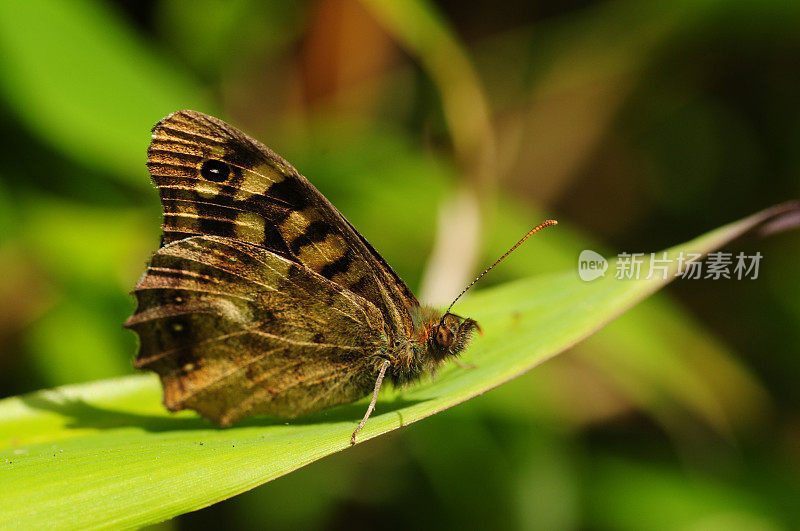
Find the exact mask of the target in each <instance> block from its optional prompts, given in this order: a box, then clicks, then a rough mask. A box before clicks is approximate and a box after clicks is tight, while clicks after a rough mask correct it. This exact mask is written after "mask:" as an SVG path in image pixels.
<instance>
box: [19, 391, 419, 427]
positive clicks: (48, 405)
mask: <svg viewBox="0 0 800 531" xmlns="http://www.w3.org/2000/svg"><path fill="white" fill-rule="evenodd" d="M20 400H22V402H23V403H25V404H26V405H27V406H29V407H31V408H34V409H39V410H44V411H52V412H53V413H57V414H59V415H62V416H64V417H68V418H69V419H70V420H69V421H68V422H67V424H66V426H67V427H68V428H73V429H78V428H94V429H110V428H122V427H137V428H141V429H143V430H145V431H149V432H166V431H182V430H209V429H212V430H213V429H216V430H224V429H229V428H221V427H219V426H217V425H216V424H214V423H213V422H211V421H210V420H207V419H204V418H203V417H201V416H199V415H197V416H196V417H192V418H183V417H177V416H172V417H162V416H158V415H144V414H137V413H128V412H124V411H118V410H114V409H107V408H103V407H98V406H95V405H92V404H90V403H88V402H86V401H84V400H80V399H77V400H76V399H69V398H66V397H65V398H63V399H58V398H55V399H54V398H48V397H43V396H41V395H35V394H34V395H26V396H22V397H20ZM419 402H421V400H404V399H402V398H397V399H394V400H392V401H391V402H382V401H378V404H377V406H376V408H375V411H374V412H373V415H382V414H384V413H392V412H394V411H398V410H400V409H402V408H404V407H407V406H411V405H414V404H417V403H419ZM366 409H367V406H366V404H360V403H358V404H346V405H343V406H338V407H335V408H332V409H330V410H325V411H320V412H317V413H314V414H312V415H307V416H305V417H300V418H296V419H285V418H279V417H268V416H261V415H258V416H255V417H252V418H249V419H244V420H242V421H240V422H238V423H236V424H235V425H234V426H232V428H244V427H259V426H276V425H281V424H285V425H309V424H326V423H333V422H342V421H352V422H354V423H356V422H358V421H359V420H361V418H362V417H363V416H364V412H365V411H366ZM398 414H399V413H398ZM401 419H402V415H401Z"/></svg>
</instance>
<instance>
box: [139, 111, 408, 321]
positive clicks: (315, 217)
mask: <svg viewBox="0 0 800 531" xmlns="http://www.w3.org/2000/svg"><path fill="white" fill-rule="evenodd" d="M148 168H149V170H150V172H151V174H152V177H153V181H154V182H155V184H156V185H157V186H158V188H159V191H160V194H161V201H162V204H163V208H164V223H163V230H164V235H163V241H164V243H165V244H169V243H171V242H174V241H178V240H180V239H183V238H186V237H189V236H193V235H209V236H220V237H224V238H230V239H233V240H237V241H240V242H244V243H248V244H252V245H256V246H258V247H261V248H263V249H266V250H268V251H270V252H272V253H275V254H276V255H278V256H281V257H283V258H286V259H288V260H290V261H293V262H296V263H298V264H301V265H303V266H305V267H307V268H308V269H310V270H311V271H314V272H315V273H318V274H319V275H321V276H323V277H325V278H327V279H329V280H331V281H332V282H334V283H335V284H338V285H340V286H342V287H344V288H346V289H347V290H349V291H351V292H352V293H355V294H357V295H360V296H362V297H364V298H365V299H367V300H368V301H370V302H372V303H373V304H374V305H375V306H376V307H377V308H378V309H379V310H380V311H381V313H382V314H383V317H384V319H385V322H386V325H387V327H388V329H389V332H390V333H391V334H393V335H396V336H400V337H403V336H408V335H409V334H410V333H411V331H412V329H413V325H412V323H411V318H410V314H409V309H410V308H412V307H415V306H417V305H418V303H417V301H416V299H415V298H414V295H413V294H412V293H411V291H410V290H409V289H408V288H407V287H406V285H405V284H404V283H403V281H402V280H401V279H400V278H399V276H398V275H397V274H396V273H395V272H394V271H393V270H392V269H391V268H390V267H389V266H388V265H387V264H386V262H385V261H384V260H383V258H381V256H380V255H379V254H378V253H377V252H376V251H375V250H374V249H373V248H372V246H371V245H369V243H367V242H366V240H365V239H364V238H363V237H362V236H361V235H360V234H359V233H358V232H357V231H356V230H355V229H354V228H353V227H352V225H351V224H350V223H349V222H348V221H347V220H346V219H345V218H344V216H342V214H341V213H339V211H338V210H336V208H335V207H334V206H333V205H332V204H331V203H330V202H329V201H328V200H327V199H326V198H325V197H324V196H323V195H322V194H321V193H320V192H319V191H317V189H316V188H314V186H313V185H311V183H309V182H308V180H307V179H305V178H304V177H302V176H301V175H300V174H299V173H298V172H297V171H296V170H295V169H294V168H293V167H292V166H291V165H290V164H289V163H288V162H286V161H285V160H283V159H282V158H281V157H280V156H278V155H277V154H275V153H274V152H272V151H271V150H269V149H268V148H267V147H265V146H264V145H263V144H261V143H260V142H258V141H256V140H254V139H252V138H250V137H248V136H247V135H245V134H244V133H241V132H240V131H238V130H236V129H235V128H233V127H231V126H229V125H227V124H226V123H224V122H222V121H220V120H218V119H216V118H213V117H210V116H207V115H204V114H202V113H199V112H195V111H179V112H176V113H173V114H171V115H169V116H168V117H166V118H164V119H163V120H161V121H160V122H159V123H158V124H157V125H156V127H155V128H154V129H153V140H152V142H151V144H150V148H149V150H148Z"/></svg>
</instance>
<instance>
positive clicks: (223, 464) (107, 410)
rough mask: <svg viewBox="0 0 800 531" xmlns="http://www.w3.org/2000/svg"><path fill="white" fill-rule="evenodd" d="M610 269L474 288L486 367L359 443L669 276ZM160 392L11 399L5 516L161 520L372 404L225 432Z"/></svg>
mask: <svg viewBox="0 0 800 531" xmlns="http://www.w3.org/2000/svg"><path fill="white" fill-rule="evenodd" d="M798 212H800V207H798V205H797V204H792V205H784V206H783V207H776V208H774V209H771V210H769V211H765V212H762V213H759V214H756V215H754V216H751V217H749V218H747V219H744V220H742V221H739V222H736V223H733V224H730V225H727V226H725V227H722V228H720V229H717V230H715V231H713V232H710V233H708V234H706V235H704V236H701V237H699V238H697V239H695V240H692V241H690V242H687V243H685V244H682V245H679V246H677V247H674V248H672V249H670V250H669V251H668V252H669V253H670V255H671V256H673V257H674V256H676V255H677V253H679V252H681V251H684V252H699V253H707V252H710V251H713V250H714V249H717V248H719V247H721V246H722V245H724V244H726V243H727V242H729V241H731V240H732V239H734V238H737V237H739V236H741V235H742V234H744V233H747V232H748V231H751V230H754V229H756V228H759V227H762V226H764V224H766V223H770V222H781V221H785V220H787V219H788V220H790V221H791V223H789V224H792V223H796V221H797V220H796V219H795V220H793V221H792V216H794V217H795V218H796V217H797V216H798ZM556 236H557V233H556V232H555V231H552V232H550V233H549V234H548V235H547V237H556ZM645 268H646V264H645V266H644V267H643V271H646V269H645ZM675 268H676V265H675V264H674V262H673V271H672V272H674V269H675ZM608 271H609V272H608V273H607V274H606V277H605V278H602V279H598V280H596V281H594V282H590V283H586V282H582V281H580V280H579V279H578V278H577V275H576V273H575V271H574V270H571V271H567V272H564V273H561V274H556V275H548V276H541V277H536V278H531V279H524V280H521V281H516V282H513V283H508V284H505V285H501V286H499V287H497V288H494V289H490V290H485V291H483V292H480V293H476V294H475V295H474V296H473V297H472V298H470V299H468V300H467V301H465V302H464V303H463V304H460V305H459V308H458V311H459V312H460V313H463V314H465V315H470V316H472V317H475V318H476V319H478V320H479V321H480V323H481V324H482V326H483V327H484V329H485V331H486V335H485V336H484V337H481V338H478V339H477V340H476V341H475V344H474V346H473V347H472V348H471V349H470V350H469V351H468V355H467V360H468V361H470V362H473V363H475V364H477V368H475V369H460V368H457V367H453V366H450V367H448V368H447V369H446V370H443V371H442V372H441V373H440V374H439V375H438V377H437V378H436V380H435V381H426V382H424V383H422V384H420V385H418V386H416V387H413V388H410V389H407V390H404V391H401V392H394V393H387V394H385V395H383V397H382V400H380V401H379V403H378V407H377V410H376V413H375V414H374V416H373V417H372V418H371V419H370V421H369V422H368V423H367V426H366V427H365V429H364V430H363V431H362V432H361V435H360V441H362V442H363V441H364V440H366V439H369V438H372V437H376V436H378V435H380V434H383V433H386V432H388V431H391V430H394V429H397V428H398V427H400V426H403V425H407V424H410V423H412V422H415V421H417V420H420V419H422V418H425V417H427V416H430V415H432V414H434V413H436V412H438V411H441V410H444V409H447V408H448V407H451V406H454V405H456V404H459V403H461V402H463V401H465V400H468V399H470V398H472V397H475V396H477V395H480V394H482V393H484V392H486V391H488V390H490V389H492V388H494V387H496V386H498V385H500V384H502V383H504V382H506V381H508V380H510V379H512V378H514V377H515V376H517V375H519V374H521V373H523V372H525V371H527V370H529V369H531V368H532V367H534V366H536V365H538V364H539V363H542V362H543V361H545V360H546V359H548V358H550V357H553V356H555V355H557V354H558V353H560V352H562V351H564V350H565V349H567V348H569V347H570V346H571V345H573V344H575V343H577V342H578V341H580V340H582V339H583V338H585V337H587V336H588V335H590V334H592V333H593V332H594V331H596V330H598V329H600V328H601V327H603V326H604V325H605V324H607V323H608V322H609V321H611V320H612V319H614V318H615V317H617V316H618V315H620V314H621V313H623V312H624V311H626V310H627V309H629V308H630V307H631V306H633V305H634V304H636V303H637V302H639V301H641V300H642V299H644V298H645V297H647V296H648V295H650V294H652V293H653V292H655V291H657V290H658V289H659V288H661V287H662V286H664V285H665V284H666V283H667V282H668V280H663V279H661V278H659V276H658V275H656V276H654V277H653V278H651V279H649V280H646V279H642V280H638V281H621V280H616V279H614V278H613V272H614V264H613V263H611V264H610V265H609V270H608ZM668 278H669V277H668ZM159 401H160V390H159V387H158V384H157V381H156V379H155V378H154V377H151V376H145V375H141V376H134V377H126V378H122V379H116V380H105V381H99V382H94V383H89V384H83V385H75V386H69V387H64V388H58V389H54V390H49V391H42V392H39V393H34V394H31V395H25V396H21V397H13V398H9V399H6V400H3V401H0V448H2V450H0V500H2V503H0V523H2V524H3V525H4V527H7V526H12V527H25V528H30V527H44V526H49V525H52V524H53V523H54V522H58V525H59V527H87V526H113V527H128V526H131V527H132V526H140V525H144V524H148V523H153V522H158V521H161V520H164V519H167V518H170V517H173V516H175V515H178V514H181V513H185V512H188V511H192V510H195V509H198V508H201V507H204V506H207V505H210V504H212V503H215V502H217V501H220V500H223V499H226V498H229V497H231V496H234V495H236V494H238V493H240V492H243V491H245V490H248V489H251V488H253V487H255V486H257V485H260V484H262V483H264V482H267V481H269V480H271V479H274V478H276V477H278V476H281V475H283V474H286V473H288V472H291V471H292V470H295V469H297V468H299V467H302V466H304V465H306V464H308V463H310V462H312V461H314V460H316V459H320V458H322V457H324V456H326V455H329V454H331V453H333V452H337V451H339V450H343V449H346V448H347V447H348V445H349V436H350V433H351V432H352V430H353V428H354V427H355V425H356V423H357V422H358V420H359V418H360V417H361V415H362V414H363V411H364V403H363V402H360V403H358V404H353V405H349V406H345V407H340V408H336V409H333V410H330V411H327V412H323V413H320V414H317V415H314V416H312V417H308V418H304V419H300V420H297V421H293V422H288V423H287V422H284V421H282V420H276V419H264V418H256V419H251V420H249V421H247V422H244V423H242V424H240V425H237V427H235V428H231V429H216V428H214V427H212V426H211V425H210V424H208V423H207V422H206V421H205V420H203V419H200V418H197V417H196V416H195V415H194V414H193V413H191V412H182V413H181V414H178V415H169V414H168V413H167V412H166V411H164V410H163V408H162V407H161V406H160V404H159Z"/></svg>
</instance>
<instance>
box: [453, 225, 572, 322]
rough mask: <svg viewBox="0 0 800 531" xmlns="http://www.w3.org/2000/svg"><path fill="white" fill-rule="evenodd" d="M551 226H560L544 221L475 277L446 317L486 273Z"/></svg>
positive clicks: (454, 300)
mask: <svg viewBox="0 0 800 531" xmlns="http://www.w3.org/2000/svg"><path fill="white" fill-rule="evenodd" d="M551 225H558V221H556V220H554V219H548V220H546V221H543V222H541V223H539V224H538V225H536V226H535V227H534V228H532V229H531V230H529V231H528V234H526V235H525V236H523V237H522V239H520V240H519V241H518V242H517V243H515V244H514V245H513V247H511V249H509V250H508V251H506V252H505V254H503V256H501V257H500V258H498V259H497V260H496V261H495V263H493V264H492V265H490V266H489V267H487V268H486V269H484V270H483V273H481V274H480V275H478V276H477V277H475V280H473V281H472V282H470V283H469V286H467V287H466V288H464V289H463V290H461V293H459V294H458V297H456V298H455V299H453V302H451V303H450V306H448V307H447V311H446V312H444V315H447V314H448V313H450V309H451V308H452V307H453V305H454V304H455V303H456V302H457V301H458V299H460V298H461V296H462V295H464V294H465V293H466V292H467V291H469V288H471V287H472V286H474V285H475V283H476V282H478V281H479V280H480V279H482V278H483V277H484V275H486V273H488V272H489V271H491V270H492V269H494V267H495V266H496V265H497V264H499V263H500V262H502V261H503V260H505V258H506V257H507V256H508V255H510V254H511V253H513V252H514V251H515V250H516V249H517V247H519V246H520V245H522V244H523V243H524V242H525V240H527V239H528V238H530V237H531V236H533V235H534V234H536V233H537V232H539V231H540V230H542V229H543V228H545V227H549V226H551ZM442 318H444V316H442Z"/></svg>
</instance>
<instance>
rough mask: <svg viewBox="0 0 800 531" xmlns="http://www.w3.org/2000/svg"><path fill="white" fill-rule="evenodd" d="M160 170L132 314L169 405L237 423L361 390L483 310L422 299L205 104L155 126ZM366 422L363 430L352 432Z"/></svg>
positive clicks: (296, 177) (319, 198) (143, 364)
mask: <svg viewBox="0 0 800 531" xmlns="http://www.w3.org/2000/svg"><path fill="white" fill-rule="evenodd" d="M147 165H148V169H149V170H150V173H151V176H152V179H153V182H154V183H155V184H156V186H157V187H158V189H159V193H160V196H161V202H162V206H163V211H164V220H163V225H162V229H163V235H162V245H161V248H160V249H158V250H157V251H156V252H155V254H154V255H153V257H152V258H151V260H150V262H149V264H148V267H147V271H146V272H145V274H144V275H143V277H142V278H141V280H140V281H139V283H138V284H137V286H136V288H135V291H134V293H135V295H136V299H137V303H138V305H137V309H136V311H135V313H134V314H133V315H132V316H131V317H130V318H129V319H128V321H127V322H126V326H127V327H128V328H131V329H133V330H134V331H135V332H136V333H137V334H138V335H139V338H140V350H139V354H138V356H137V359H136V366H137V367H139V368H142V369H150V370H153V371H155V372H156V373H158V374H159V376H160V378H161V382H162V384H163V387H164V403H165V405H166V406H167V408H169V409H171V410H179V409H184V408H190V409H194V410H196V411H198V412H199V413H200V414H202V415H203V416H205V417H207V418H210V419H212V420H214V421H216V422H217V423H219V424H221V425H223V426H228V425H230V424H232V423H233V422H236V421H237V420H239V419H241V418H244V417H247V416H250V415H253V414H258V413H266V414H271V415H277V416H281V417H296V416H300V415H305V414H308V413H311V412H313V411H317V410H320V409H324V408H328V407H333V406H336V405H339V404H344V403H347V402H352V401H354V400H358V399H360V398H362V397H364V396H366V395H368V394H369V393H370V392H372V393H373V400H372V403H371V404H370V406H369V408H368V410H367V414H366V415H365V416H364V419H363V420H362V422H361V424H360V425H359V428H358V429H360V428H361V426H363V424H364V422H365V421H366V419H367V417H368V416H369V414H370V412H371V411H372V408H373V407H374V404H375V398H376V397H377V393H378V390H379V389H380V385H381V382H382V381H383V379H384V377H387V378H389V379H390V380H391V381H392V382H393V383H394V384H395V385H403V384H407V383H410V382H413V381H415V380H417V379H418V378H419V377H420V376H421V375H422V374H424V373H426V372H429V371H431V370H433V369H435V368H436V367H437V366H438V365H440V364H441V363H443V362H445V361H446V360H447V359H448V358H453V357H455V356H457V355H458V354H459V353H460V352H461V351H462V350H463V349H464V348H465V347H466V346H467V344H468V342H469V340H470V337H471V335H472V333H473V332H474V331H475V330H476V329H478V326H477V323H476V322H475V321H473V320H472V319H464V318H461V317H459V316H456V315H454V314H451V313H447V312H445V313H444V314H442V312H439V311H436V310H434V309H431V308H427V307H424V306H421V305H420V304H419V302H418V301H417V299H416V298H415V297H414V295H413V293H412V292H411V291H410V290H409V289H408V287H407V286H406V285H405V283H403V281H402V280H401V279H400V277H399V276H398V275H397V273H395V272H394V271H393V270H392V268H391V267H389V265H388V264H387V263H386V261H385V260H384V259H383V258H382V257H381V256H380V254H378V252H377V251H376V250H375V249H374V248H373V247H372V246H371V245H370V244H369V242H367V240H366V239H365V238H364V237H363V236H362V235H361V234H360V233H359V232H358V231H357V230H356V229H355V228H354V227H353V226H352V225H351V224H350V223H349V222H348V221H347V219H345V217H344V216H343V215H342V214H341V213H340V212H339V211H338V210H336V208H335V207H334V206H333V205H332V204H331V203H330V202H329V201H328V200H327V199H326V198H325V197H324V196H323V195H322V194H321V193H320V192H319V191H318V190H317V189H316V188H315V187H314V186H313V185H312V184H311V183H310V182H309V181H308V180H307V179H306V178H305V177H303V176H301V175H300V174H299V173H298V172H297V170H295V169H294V168H293V167H292V166H291V165H290V164H289V163H288V162H286V161H285V160H283V159H282V158H281V157H279V156H278V155H277V154H275V153H274V152H272V151H271V150H269V149H268V148H266V147H265V146H264V145H263V144H261V143H259V142H258V141H256V140H254V139H252V138H250V137H248V136H247V135H245V134H244V133H242V132H240V131H238V130H237V129H235V128H233V127H231V126H230V125H228V124H226V123H224V122H222V121H221V120H218V119H216V118H213V117H211V116H207V115H205V114H202V113H199V112H196V111H179V112H176V113H173V114H171V115H169V116H167V117H165V118H164V119H163V120H161V121H160V122H159V123H158V124H156V126H155V127H154V128H153V134H152V141H151V143H150V147H149V149H148V163H147ZM358 429H357V430H356V432H354V434H353V442H354V441H355V435H356V433H357V431H358Z"/></svg>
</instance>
